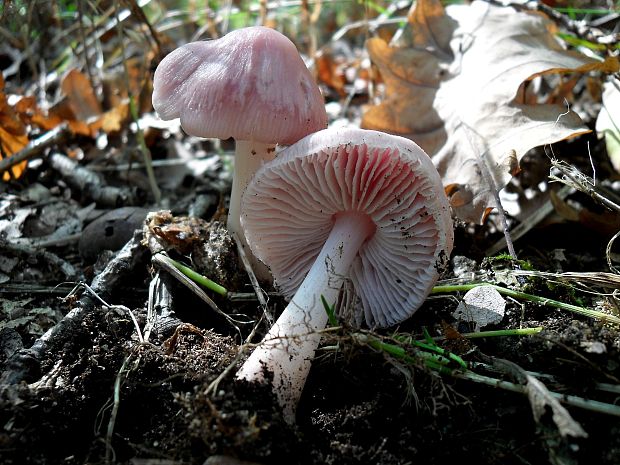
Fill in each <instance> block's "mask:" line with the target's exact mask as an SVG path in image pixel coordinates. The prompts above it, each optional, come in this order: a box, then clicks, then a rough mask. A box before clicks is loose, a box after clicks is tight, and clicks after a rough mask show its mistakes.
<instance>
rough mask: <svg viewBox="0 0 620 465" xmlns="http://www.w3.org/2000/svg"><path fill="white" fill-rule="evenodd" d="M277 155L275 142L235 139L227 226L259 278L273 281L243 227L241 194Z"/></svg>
mask: <svg viewBox="0 0 620 465" xmlns="http://www.w3.org/2000/svg"><path fill="white" fill-rule="evenodd" d="M275 155H276V146H275V145H274V144H264V143H261V142H253V141H249V140H238V141H235V169H234V171H233V182H232V190H231V192H230V204H229V207H228V219H227V220H226V227H227V228H228V230H229V231H230V232H231V233H235V234H236V235H237V237H238V238H239V240H240V241H241V244H242V245H243V248H244V249H245V253H246V254H247V256H248V257H250V261H251V262H252V268H253V270H254V273H255V274H256V276H257V277H258V278H259V279H262V280H264V281H269V282H271V279H272V278H271V273H269V270H268V268H267V267H266V266H265V265H264V264H263V263H262V262H260V261H258V260H257V259H256V258H254V255H253V254H252V251H251V250H250V248H249V247H248V243H247V241H246V239H245V234H244V233H243V230H242V229H241V195H242V194H243V192H244V191H245V188H246V187H247V186H248V183H249V182H250V179H252V176H253V175H254V173H255V172H256V170H258V169H259V168H260V167H261V166H262V165H263V163H265V162H266V161H269V160H273V158H274V157H275Z"/></svg>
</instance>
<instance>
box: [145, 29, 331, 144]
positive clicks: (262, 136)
mask: <svg viewBox="0 0 620 465" xmlns="http://www.w3.org/2000/svg"><path fill="white" fill-rule="evenodd" d="M153 107H154V108H155V111H157V113H158V114H159V116H160V117H161V118H162V119H165V120H168V119H174V118H181V126H182V127H183V129H184V130H185V131H186V132H187V133H188V134H191V135H195V136H200V137H217V138H220V139H228V138H229V137H233V138H235V139H237V140H251V141H255V142H262V143H273V144H275V143H279V144H285V145H288V144H292V143H294V142H296V141H298V140H299V139H301V138H302V137H304V136H305V135H307V134H310V133H312V132H315V131H318V130H321V129H324V128H325V127H326V126H327V114H326V112H325V105H324V101H323V97H322V96H321V93H320V91H319V89H318V87H317V85H316V83H315V81H314V79H313V78H312V76H311V74H310V72H309V71H308V69H307V68H306V65H305V64H304V62H303V60H302V59H301V56H300V55H299V53H298V51H297V49H296V48H295V45H294V44H293V43H292V42H291V41H290V40H289V39H288V38H287V37H285V36H284V35H282V34H280V33H279V32H277V31H275V30H273V29H269V28H265V27H249V28H245V29H238V30H236V31H233V32H230V33H229V34H227V35H225V36H224V37H222V38H221V39H217V40H212V41H206V42H192V43H189V44H187V45H184V46H182V47H180V48H178V49H176V50H175V51H174V52H172V53H170V54H169V55H167V56H166V57H165V58H164V59H163V60H162V62H161V63H160V64H159V66H158V67H157V70H156V71H155V77H154V82H153Z"/></svg>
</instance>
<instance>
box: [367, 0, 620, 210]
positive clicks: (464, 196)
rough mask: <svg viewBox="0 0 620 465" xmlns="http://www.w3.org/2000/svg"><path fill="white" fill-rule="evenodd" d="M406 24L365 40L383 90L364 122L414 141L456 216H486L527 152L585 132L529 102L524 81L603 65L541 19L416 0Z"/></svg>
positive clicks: (554, 109)
mask: <svg viewBox="0 0 620 465" xmlns="http://www.w3.org/2000/svg"><path fill="white" fill-rule="evenodd" d="M408 28H409V30H408V31H406V33H405V34H404V36H403V38H402V39H401V41H400V43H398V44H395V45H388V44H387V43H386V42H385V41H383V40H381V39H378V38H373V39H370V40H369V41H368V50H369V52H370V56H371V58H372V60H373V61H374V63H375V64H376V65H377V66H378V68H379V70H380V71H381V75H382V77H383V79H384V80H385V84H386V92H385V99H384V101H383V103H381V104H380V105H378V106H374V107H370V108H369V110H368V111H367V112H366V114H365V115H364V119H363V121H362V125H363V126H364V127H367V128H372V129H378V130H382V131H386V132H391V133H395V134H399V135H404V136H406V137H409V138H411V139H413V140H414V141H415V142H417V143H418V144H419V145H420V146H421V147H422V148H424V149H425V150H426V151H427V152H428V153H429V154H430V155H431V156H432V157H433V160H434V162H435V165H436V166H437V168H438V170H439V172H440V173H441V175H442V178H443V181H444V185H445V187H446V191H447V192H448V193H449V195H450V196H451V203H452V205H453V207H454V208H455V211H456V213H457V215H458V216H459V217H460V218H462V219H464V220H468V221H475V222H480V221H483V219H484V217H485V215H486V214H487V213H488V211H490V209H491V208H492V207H494V206H495V204H494V200H493V195H492V188H491V187H490V186H491V185H494V187H493V188H502V187H503V186H505V185H506V183H507V182H508V181H509V180H510V177H511V176H512V174H513V173H514V171H515V168H517V167H518V161H519V160H520V159H521V157H522V156H523V155H524V154H525V152H527V151H528V150H529V149H531V148H533V147H536V146H539V145H544V144H549V143H552V142H556V141H558V140H562V139H565V138H568V137H571V136H574V135H576V134H579V133H582V132H585V131H586V130H587V129H586V127H585V126H584V125H583V124H582V122H581V120H580V118H579V117H578V116H577V115H576V114H575V113H573V112H571V111H567V109H566V107H565V106H563V105H550V104H545V105H536V104H532V103H528V104H526V103H525V100H523V98H524V93H523V92H522V89H523V86H522V84H523V82H524V81H527V80H529V79H532V78H533V77H536V76H539V75H541V74H546V73H562V72H567V71H582V72H583V71H587V70H590V69H596V68H597V67H599V68H600V66H599V64H598V63H596V62H594V61H593V60H592V59H589V58H587V57H585V56H582V55H580V54H578V53H574V52H569V51H566V50H564V49H563V48H562V47H561V45H560V43H559V42H558V41H557V40H556V39H555V37H554V34H553V33H554V25H553V24H552V23H551V22H550V21H549V20H548V19H546V17H544V16H542V15H539V14H534V13H526V12H517V11H515V10H514V9H512V8H506V7H499V6H494V5H491V4H489V3H486V2H481V1H474V2H473V3H472V4H471V5H452V6H449V7H447V8H446V9H445V11H444V8H443V7H442V6H441V4H440V2H439V1H438V0H418V2H417V6H416V7H415V8H414V9H413V10H412V11H411V13H410V16H409V25H408ZM605 65H606V66H611V68H612V69H613V68H614V66H616V67H617V61H616V62H611V63H606V64H605ZM520 90H521V92H520ZM485 173H488V175H486V174H485Z"/></svg>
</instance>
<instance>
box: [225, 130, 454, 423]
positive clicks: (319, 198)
mask: <svg viewBox="0 0 620 465" xmlns="http://www.w3.org/2000/svg"><path fill="white" fill-rule="evenodd" d="M241 224H242V227H243V228H244V230H245V234H246V238H247V241H248V244H249V246H250V248H251V249H252V251H253V253H254V254H255V256H256V257H258V258H259V259H260V260H262V261H263V262H264V263H265V264H267V265H268V266H269V267H270V268H271V272H272V274H273V276H274V280H275V284H276V286H277V287H278V288H279V289H280V291H281V292H282V293H283V294H284V296H285V297H287V298H289V299H291V298H292V299H291V300H290V303H289V304H288V306H287V307H286V308H285V309H284V311H283V312H282V314H281V315H280V317H279V318H278V320H277V321H276V323H275V324H274V325H273V327H272V328H271V329H270V330H269V332H268V333H267V335H266V336H265V337H264V338H263V340H262V341H261V343H260V344H259V345H258V346H257V347H256V349H255V350H254V351H253V353H252V354H251V355H250V357H249V358H248V359H247V361H246V362H245V363H244V364H243V366H242V367H241V369H240V370H239V372H238V373H237V378H238V379H245V380H248V381H258V382H271V383H272V387H273V390H274V392H275V393H276V397H277V399H278V401H279V403H280V404H281V406H282V408H283V411H284V416H285V418H286V419H287V420H288V421H292V420H293V419H294V411H295V408H296V404H297V401H298V400H299V397H300V395H301V391H302V389H303V386H304V383H305V380H306V377H307V374H308V371H309V370H310V364H311V360H312V358H313V356H314V351H315V350H316V348H317V347H318V344H319V341H320V337H321V336H320V334H319V332H320V331H321V330H322V329H324V328H325V325H326V323H327V313H326V311H325V309H324V307H323V305H322V304H321V299H320V297H321V295H322V296H324V297H325V299H326V300H327V302H328V303H329V304H330V305H331V304H333V303H335V302H336V301H337V300H338V298H339V295H340V293H341V292H343V291H344V292H345V293H346V295H345V297H344V298H342V299H341V300H342V301H345V302H354V303H355V304H354V305H352V306H351V305H347V306H346V307H352V308H353V311H351V310H350V308H346V309H344V311H345V312H350V314H347V315H345V316H347V317H348V318H350V319H351V320H352V323H354V324H357V325H359V324H361V323H363V322H364V321H365V323H366V324H367V325H368V326H369V327H387V326H391V325H394V324H396V323H399V322H401V321H403V320H405V319H406V318H408V317H409V316H411V315H412V314H413V313H414V312H415V311H416V310H417V309H418V308H419V307H420V305H421V304H422V303H423V302H424V300H425V298H426V297H427V296H428V294H429V293H430V291H431V289H432V287H433V285H434V284H435V282H436V280H437V278H438V276H439V273H440V271H441V269H442V267H443V266H444V264H445V263H446V262H447V261H448V259H449V255H450V252H451V250H452V243H453V230H452V221H451V217H450V210H449V206H448V199H447V198H446V196H445V194H444V190H443V187H442V184H441V179H440V177H439V174H438V173H437V170H436V169H435V167H434V166H433V163H432V162H431V160H430V158H429V157H428V155H427V154H426V153H425V152H424V151H423V150H422V149H421V148H420V147H418V146H417V145H416V144H415V143H414V142H412V141H411V140H409V139H404V138H402V137H398V136H392V135H389V134H385V133H381V132H376V131H369V130H363V129H335V130H334V129H326V130H323V131H319V132H317V133H315V134H311V135H309V136H307V137H305V138H304V139H302V140H301V141H299V142H297V143H296V144H294V145H292V146H290V147H288V148H286V149H285V150H283V151H282V152H281V153H280V154H279V156H278V158H276V159H275V160H273V161H271V162H269V163H267V164H265V165H264V166H263V167H262V168H261V169H259V170H258V171H257V173H256V174H255V176H254V178H253V180H252V181H251V182H250V184H249V185H248V188H247V189H246V191H245V193H244V195H243V199H242V215H241ZM345 282H347V283H350V285H347V286H343V283H345ZM341 307H342V306H341ZM339 311H340V312H341V316H343V315H342V312H343V310H342V309H341V310H339ZM266 372H270V373H271V375H268V376H266ZM271 376H272V377H271Z"/></svg>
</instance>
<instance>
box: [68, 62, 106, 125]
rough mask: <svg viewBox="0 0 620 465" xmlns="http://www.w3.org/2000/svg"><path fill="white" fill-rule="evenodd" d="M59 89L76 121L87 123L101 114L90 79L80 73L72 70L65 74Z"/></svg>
mask: <svg viewBox="0 0 620 465" xmlns="http://www.w3.org/2000/svg"><path fill="white" fill-rule="evenodd" d="M60 88H61V90H62V93H63V94H64V95H65V96H66V97H67V99H68V105H69V107H70V108H71V111H72V112H73V114H74V115H75V118H76V119H77V120H80V121H87V120H88V119H89V118H92V117H94V116H99V115H100V114H101V104H100V103H99V100H98V99H97V96H96V95H95V90H94V89H93V86H92V84H91V82H90V79H88V76H86V75H85V74H84V73H82V72H81V71H78V70H77V69H72V70H70V71H69V72H68V73H67V74H65V76H64V77H63V78H62V81H61V83H60Z"/></svg>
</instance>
